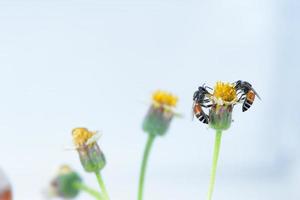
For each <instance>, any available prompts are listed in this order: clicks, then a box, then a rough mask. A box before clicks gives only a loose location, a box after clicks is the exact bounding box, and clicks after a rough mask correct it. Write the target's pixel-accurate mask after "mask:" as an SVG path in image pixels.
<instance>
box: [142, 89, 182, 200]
mask: <svg viewBox="0 0 300 200" xmlns="http://www.w3.org/2000/svg"><path fill="white" fill-rule="evenodd" d="M177 102H178V98H177V97H176V96H174V95H172V94H171V93H168V92H164V91H160V90H158V91H156V92H154V93H153V95H152V104H151V106H150V108H149V110H148V113H147V115H146V117H145V119H144V122H143V130H144V131H145V132H146V133H148V140H147V143H146V147H145V151H144V155H143V161H142V165H141V172H140V180H139V188H138V200H142V199H143V190H144V180H145V173H146V166H147V162H148V157H149V153H150V150H151V147H152V145H153V141H154V139H155V137H156V136H158V135H159V136H162V135H165V134H166V132H167V130H168V128H169V126H170V123H171V121H172V119H173V117H174V116H175V115H176V113H175V111H174V108H175V107H176V105H177Z"/></svg>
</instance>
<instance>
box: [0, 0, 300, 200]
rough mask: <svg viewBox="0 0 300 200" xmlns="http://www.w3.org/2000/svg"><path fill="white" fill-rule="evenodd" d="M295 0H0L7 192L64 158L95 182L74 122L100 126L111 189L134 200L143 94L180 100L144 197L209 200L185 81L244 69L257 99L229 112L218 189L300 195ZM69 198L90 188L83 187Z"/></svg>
mask: <svg viewBox="0 0 300 200" xmlns="http://www.w3.org/2000/svg"><path fill="white" fill-rule="evenodd" d="M298 11H299V2H297V1H296V0H288V1H280V0H278V1H271V0H266V1H260V0H254V1H253V0H244V1H234V0H226V1H225V0H221V1H204V0H200V1H171V0H170V1H168V0H160V1H149V0H142V1H134V0H132V1H129V0H127V1H117V0H110V1H92V0H88V1H50V0H49V1H8V0H7V1H6V0H2V1H1V2H0V94H1V99H0V121H1V123H0V138H1V140H0V158H1V159H0V167H1V168H2V169H3V170H5V172H6V174H7V175H8V176H9V179H10V181H11V183H12V184H13V190H14V196H15V199H16V200H41V199H44V198H43V194H42V191H43V189H44V188H45V187H46V186H47V184H48V182H49V180H50V179H51V177H52V175H53V174H54V173H55V171H56V169H57V168H58V166H59V165H60V164H64V163H66V164H70V165H71V166H72V167H73V168H75V169H76V170H77V171H78V172H79V173H80V174H81V175H82V177H83V178H84V179H85V181H86V182H87V183H88V184H90V185H91V186H93V187H95V188H96V187H97V184H96V182H95V178H94V177H93V176H92V175H91V174H86V173H85V172H84V171H83V169H82V168H81V165H80V163H79V160H78V157H77V154H76V152H72V151H64V148H65V147H67V146H70V145H71V144H72V142H71V130H72V129H73V128H74V127H78V126H85V127H88V128H89V129H91V130H100V131H102V132H103V136H102V138H101V140H100V142H99V143H100V145H101V148H102V149H103V151H104V152H105V155H106V157H107V160H108V163H107V166H106V168H105V170H104V171H103V176H104V179H105V181H106V183H107V187H108V190H109V193H110V195H111V199H112V200H129V199H130V200H132V199H135V198H136V193H137V182H138V174H139V167H140V162H141V156H142V152H143V148H144V144H145V142H146V134H145V133H143V132H142V130H141V122H142V120H143V117H144V115H145V113H146V111H147V109H148V106H149V102H150V96H151V92H153V91H154V90H156V89H165V90H169V91H172V92H173V93H174V94H176V95H178V96H179V97H180V101H179V105H178V111H179V112H180V113H182V114H183V115H184V118H182V119H175V120H174V121H173V123H172V126H171V128H170V130H169V132H168V134H167V135H166V136H165V137H163V138H157V140H156V141H155V144H154V149H153V151H152V152H151V157H150V162H149V168H148V169H149V170H148V173H147V182H146V191H145V200H154V199H155V200H171V199H172V200H180V199H205V196H206V191H207V186H208V180H209V172H210V166H211V157H212V150H213V142H214V131H213V130H211V129H208V128H207V127H206V126H205V125H203V124H200V123H199V122H198V121H196V120H194V121H191V117H190V111H191V104H192V101H191V99H192V95H193V92H194V91H195V90H196V89H197V87H198V86H199V85H202V84H203V83H207V84H208V85H210V86H213V84H214V83H215V81H217V80H223V81H229V82H233V81H236V80H239V79H242V80H248V81H249V82H251V83H252V84H253V86H254V87H255V89H256V90H257V91H258V92H259V94H260V96H261V97H262V99H263V100H262V101H258V100H257V101H255V103H254V105H253V107H251V109H250V110H249V111H248V112H246V113H242V112H241V106H237V107H236V108H235V109H234V123H233V124H232V127H231V129H230V130H229V131H227V132H225V133H224V135H223V141H222V147H221V154H220V160H219V165H218V174H217V183H216V189H215V193H214V197H215V198H214V199H216V200H217V199H222V200H240V199H243V200H253V199H255V200H282V199H287V196H288V199H289V200H298V199H299V198H300V192H299V189H298V187H299V183H300V181H299V178H300V170H299V166H300V164H299V159H298V157H299V156H298V155H299V150H298V148H297V147H298V146H299V141H300V140H299V119H300V116H299V105H298V103H299V100H300V99H299V98H300V95H299V93H298V90H299V89H298V88H299V86H300V81H299V74H300V68H299V66H298V65H299V64H300V62H299V45H300V43H299V34H300V29H299V27H300V26H299V17H300V15H299V12H298ZM78 199H90V198H89V197H88V196H85V195H84V194H82V195H80V197H79V198H78Z"/></svg>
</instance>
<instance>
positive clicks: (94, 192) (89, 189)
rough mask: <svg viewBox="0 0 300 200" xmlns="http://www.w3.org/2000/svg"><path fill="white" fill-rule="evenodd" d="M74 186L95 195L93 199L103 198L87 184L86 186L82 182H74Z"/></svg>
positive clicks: (101, 199)
mask: <svg viewBox="0 0 300 200" xmlns="http://www.w3.org/2000/svg"><path fill="white" fill-rule="evenodd" d="M74 187H76V188H77V189H78V190H81V191H83V192H86V193H88V194H89V195H91V196H93V197H95V199H97V200H104V199H103V197H102V196H101V194H100V193H99V192H97V191H96V190H94V189H92V188H90V187H89V186H87V185H85V184H83V183H80V182H76V183H75V184H74Z"/></svg>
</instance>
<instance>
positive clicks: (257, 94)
mask: <svg viewBox="0 0 300 200" xmlns="http://www.w3.org/2000/svg"><path fill="white" fill-rule="evenodd" d="M251 89H252V90H253V92H254V94H255V95H256V96H257V97H258V98H259V100H261V98H260V96H259V95H258V94H257V92H256V91H255V90H254V89H253V88H251Z"/></svg>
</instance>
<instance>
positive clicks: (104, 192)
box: [95, 172, 109, 200]
mask: <svg viewBox="0 0 300 200" xmlns="http://www.w3.org/2000/svg"><path fill="white" fill-rule="evenodd" d="M95 174H96V177H97V181H98V184H99V186H100V189H101V191H102V192H103V196H104V200H109V196H108V193H107V190H106V187H105V184H104V181H103V179H102V176H101V174H100V172H95Z"/></svg>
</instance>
